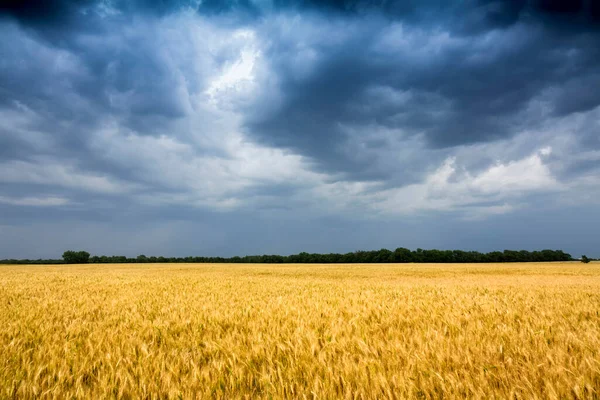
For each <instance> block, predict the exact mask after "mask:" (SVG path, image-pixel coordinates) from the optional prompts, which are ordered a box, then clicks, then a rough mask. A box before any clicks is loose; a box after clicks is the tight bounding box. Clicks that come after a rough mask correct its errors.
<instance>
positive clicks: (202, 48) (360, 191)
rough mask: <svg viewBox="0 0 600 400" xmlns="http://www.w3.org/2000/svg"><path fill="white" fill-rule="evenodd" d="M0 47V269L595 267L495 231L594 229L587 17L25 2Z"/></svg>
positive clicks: (504, 4) (440, 7)
mask: <svg viewBox="0 0 600 400" xmlns="http://www.w3.org/2000/svg"><path fill="white" fill-rule="evenodd" d="M0 32H1V33H2V37H3V40H2V41H0V215H1V216H2V217H1V219H0V236H1V237H2V244H1V245H0V258H8V257H35V256H43V257H50V256H57V255H58V254H60V253H61V252H62V251H63V250H65V248H71V247H73V246H78V247H82V248H87V249H89V250H91V251H92V252H94V251H96V252H106V253H113V252H116V251H119V252H122V253H124V254H127V255H136V253H141V252H143V253H146V254H150V253H152V249H153V248H157V249H161V251H163V252H165V253H170V254H173V253H182V252H183V253H186V254H198V255H200V254H209V253H210V254H215V253H218V254H223V255H234V254H242V253H243V254H245V253H263V252H273V253H277V252H280V253H286V252H297V251H330V250H331V251H351V250H357V249H360V248H363V249H364V248H371V247H373V248H378V247H383V246H387V247H398V246H408V247H410V246H415V247H423V248H427V247H434V246H435V247H444V248H448V247H456V248H474V249H481V250H492V249H503V248H504V247H508V246H509V245H510V246H511V247H519V248H521V247H522V248H527V249H536V248H539V246H542V247H550V245H552V246H554V247H564V249H565V250H566V251H571V252H573V253H575V254H576V255H577V253H578V252H586V253H588V255H594V254H593V253H594V252H597V251H598V249H597V247H596V248H594V245H593V243H592V241H590V239H589V238H588V236H589V235H590V234H591V230H590V229H591V228H586V227H582V229H581V230H580V231H576V230H575V229H571V230H572V231H575V232H579V233H576V235H578V236H577V237H578V238H580V241H579V242H577V241H574V240H573V237H572V235H573V232H571V233H569V234H567V233H565V234H564V237H563V238H564V243H565V245H564V246H561V245H560V237H557V236H555V235H554V234H550V233H549V232H548V226H547V223H545V224H539V226H540V229H539V232H538V233H539V235H540V237H538V238H533V237H529V236H528V237H524V238H522V244H521V245H518V244H515V242H514V240H513V239H512V238H511V234H510V232H509V230H508V229H507V228H506V226H507V221H513V222H514V221H515V218H516V216H519V217H518V218H520V219H521V220H524V221H529V223H530V224H532V225H533V226H536V224H538V221H539V218H542V214H541V211H540V210H547V212H548V213H552V214H553V215H554V217H553V219H552V220H553V221H555V223H556V224H557V225H556V226H557V227H558V226H560V225H561V224H565V225H569V226H570V224H572V221H575V220H580V219H582V220H585V215H591V216H597V215H598V210H599V207H600V204H599V203H600V202H599V201H598V199H600V122H599V121H600V90H598V88H599V87H600V72H599V71H600V68H599V67H600V48H599V47H598V45H597V44H598V39H600V6H599V5H598V3H597V2H595V1H584V0H581V1H549V0H536V1H527V0H522V1H492V0H471V1H464V2H439V1H419V2H417V1H407V2H395V1H328V2H321V1H319V2H317V1H277V0H275V1H258V0H257V1H250V0H239V1H212V0H210V1H192V0H189V1H187V0H186V1H183V0H182V1H172V2H169V1H149V0H139V1H118V0H115V1H109V0H106V1H98V0H86V1H66V0H60V1H34V0H27V1H9V2H4V3H3V4H2V6H0ZM558 216H561V217H560V218H559V217H558ZM561 218H563V219H562V220H561ZM378 224H381V226H385V227H386V228H385V229H382V230H381V234H380V235H378V234H374V232H376V231H377V229H376V228H375V227H376V226H377V225H378ZM416 226H418V227H419V228H418V229H417V228H415V227H416ZM28 227H29V228H28ZM36 227H38V228H39V227H43V229H42V228H39V229H41V232H45V233H40V231H38V232H37V233H34V230H36V229H38V228H36ZM52 227H56V229H58V230H59V231H61V230H62V231H65V230H69V231H73V230H76V231H77V230H80V231H81V232H82V234H81V235H75V236H74V235H73V234H65V235H64V236H62V237H61V236H59V237H58V238H52V239H51V240H50V237H49V235H51V234H50V233H49V232H50V231H51V230H52ZM136 227H137V228H136ZM210 227H213V228H214V232H220V233H219V234H214V235H216V236H214V235H213V237H211V233H210V229H209V228H210ZM217 227H218V229H217ZM361 227H362V229H361ZM394 227H397V229H398V230H400V231H403V230H405V231H406V232H410V231H412V232H417V231H418V232H422V233H421V234H419V235H417V238H411V237H410V235H409V234H407V233H404V234H394V233H393V231H394V229H395V228H394ZM490 229H491V230H497V232H498V235H497V236H496V237H494V238H491V237H489V236H485V237H486V238H487V239H485V240H472V239H469V238H467V237H465V238H464V244H461V243H457V242H456V240H455V238H451V237H448V236H447V237H446V239H444V237H439V236H436V235H435V234H434V233H433V232H435V231H440V232H447V233H450V236H453V235H458V234H455V232H459V231H461V232H472V234H473V235H477V234H478V233H477V232H483V231H487V230H490ZM557 229H558V228H557ZM110 230H113V231H114V232H125V233H123V235H139V236H140V237H139V238H137V239H136V240H135V241H133V240H132V245H131V247H130V249H129V250H128V249H127V247H126V246H125V247H124V248H122V247H120V245H116V244H115V241H111V240H109V239H107V238H104V239H103V237H105V236H106V235H105V234H104V233H103V232H107V231H110ZM333 231H335V232H336V238H335V239H333V238H332V234H331V232H333ZM325 232H329V233H328V234H325ZM528 232H531V235H532V236H533V235H534V233H535V232H533V231H531V229H529V228H528ZM425 233H426V234H425ZM481 234H482V235H483V233H481ZM115 235H116V236H115V237H119V234H116V233H115ZM386 235H387V237H384V236H386ZM486 235H487V234H486ZM567 235H571V236H569V238H567ZM28 236H29V237H31V239H30V241H28V240H27V239H26V238H27V237H28ZM458 236H460V237H462V236H461V235H458ZM458 236H457V237H458ZM250 237H252V238H250ZM316 237H318V238H320V241H319V243H316V242H315V241H314V240H313V239H314V238H316ZM546 237H547V238H548V243H549V244H548V246H544V245H543V243H544V238H546ZM16 238H19V239H18V240H17V239H16ZM209 238H210V239H209ZM46 239H47V240H49V243H52V244H51V245H48V246H42V247H40V248H39V250H32V249H33V248H34V247H35V245H34V243H35V242H39V241H43V240H46ZM16 242H19V243H21V244H20V245H19V246H18V247H15V246H16V245H15V243H16ZM378 243H381V244H378ZM393 243H397V244H395V245H394V244H393ZM577 243H580V244H577ZM555 244H556V245H555ZM145 246H146V247H145ZM567 246H568V247H567ZM115 247H116V249H115V250H114V251H113V250H111V249H112V248H115ZM51 248H55V250H51ZM52 251H55V252H56V253H51V252H52ZM128 251H129V252H128ZM174 255H178V254H174ZM596 255H600V254H596Z"/></svg>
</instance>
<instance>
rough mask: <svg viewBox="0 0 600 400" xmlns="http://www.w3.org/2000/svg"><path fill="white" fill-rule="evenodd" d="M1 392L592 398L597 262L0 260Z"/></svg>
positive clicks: (598, 363) (597, 348) (598, 334)
mask: <svg viewBox="0 0 600 400" xmlns="http://www.w3.org/2000/svg"><path fill="white" fill-rule="evenodd" d="M0 305H1V306H0V398H33V397H35V398H40V397H42V398H44V397H57V398H68V397H71V398H99V397H103V398H104V397H117V398H180V397H183V398H192V397H193V398H202V397H203V398H215V397H218V398H240V397H241V398H264V397H266V398H324V399H330V398H436V399H437V398H441V397H442V396H444V398H463V397H470V398H494V397H495V398H509V397H510V398H528V399H530V398H540V399H542V398H543V399H546V398H599V397H600V265H599V264H595V263H591V264H588V265H584V264H581V263H546V264H543V263H539V264H487V265H426V264H425V265H419V264H403V265H373V264H370V265H223V264H124V265H76V266H0Z"/></svg>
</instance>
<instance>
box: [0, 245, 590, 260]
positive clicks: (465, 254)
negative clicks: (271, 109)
mask: <svg viewBox="0 0 600 400" xmlns="http://www.w3.org/2000/svg"><path fill="white" fill-rule="evenodd" d="M583 257H585V256H583ZM583 257H582V259H583ZM585 259H586V260H589V259H588V258H587V257H585ZM572 260H573V258H572V257H571V255H570V254H568V253H565V252H564V251H562V250H541V251H527V250H520V251H516V250H504V251H492V252H489V253H481V252H478V251H463V250H436V249H433V250H423V249H416V250H409V249H406V248H404V247H399V248H397V249H396V250H394V251H391V250H388V249H381V250H373V251H355V252H351V253H344V254H340V253H329V254H318V253H306V252H303V253H299V254H292V255H289V256H281V255H268V254H265V255H249V256H243V257H238V256H236V257H155V256H145V255H143V254H142V255H139V256H137V257H134V258H131V257H125V256H97V255H94V256H90V254H89V253H88V252H86V251H71V250H69V251H65V252H64V254H63V258H62V259H60V260H55V259H51V260H42V259H39V260H0V263H1V264H86V263H93V264H108V263H266V264H279V263H290V264H294V263H307V264H311V263H314V264H335V263H344V264H351V263H495V262H500V263H501V262H548V261H572Z"/></svg>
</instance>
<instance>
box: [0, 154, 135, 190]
mask: <svg viewBox="0 0 600 400" xmlns="http://www.w3.org/2000/svg"><path fill="white" fill-rule="evenodd" d="M0 182H5V183H33V184H41V185H50V186H59V187H66V188H71V189H78V190H84V191H89V192H98V193H107V194H121V193H127V192H130V191H131V190H132V188H133V186H134V185H132V184H130V183H126V182H123V181H121V180H119V179H116V178H111V177H109V176H107V175H105V174H95V173H89V172H81V171H79V170H78V169H77V168H76V167H75V166H72V165H68V164H66V162H65V161H57V160H43V159H39V160H38V161H37V162H29V161H18V160H13V161H6V162H3V163H0Z"/></svg>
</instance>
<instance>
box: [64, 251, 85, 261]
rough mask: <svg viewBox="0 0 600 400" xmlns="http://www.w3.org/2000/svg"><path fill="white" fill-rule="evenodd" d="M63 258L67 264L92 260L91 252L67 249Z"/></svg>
mask: <svg viewBox="0 0 600 400" xmlns="http://www.w3.org/2000/svg"><path fill="white" fill-rule="evenodd" d="M62 258H63V261H64V262H65V264H87V263H88V262H89V261H90V253H88V252H87V251H72V250H67V251H65V252H64V253H63V255H62Z"/></svg>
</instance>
